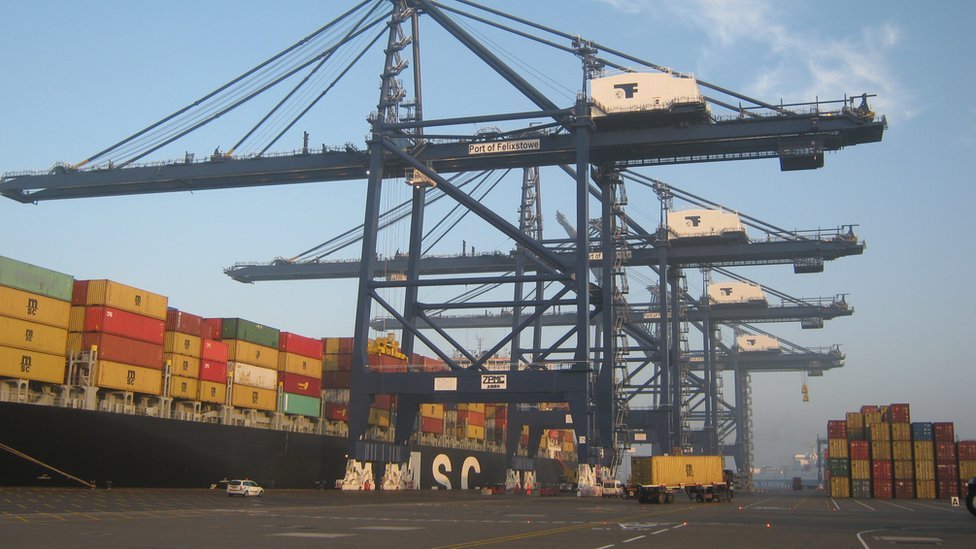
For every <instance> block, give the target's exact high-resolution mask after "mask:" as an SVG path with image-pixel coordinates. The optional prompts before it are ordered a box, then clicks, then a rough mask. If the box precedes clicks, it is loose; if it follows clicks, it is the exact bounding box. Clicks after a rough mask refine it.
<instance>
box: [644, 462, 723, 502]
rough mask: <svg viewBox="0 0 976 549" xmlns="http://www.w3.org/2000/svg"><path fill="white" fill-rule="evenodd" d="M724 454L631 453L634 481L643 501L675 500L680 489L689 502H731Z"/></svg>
mask: <svg viewBox="0 0 976 549" xmlns="http://www.w3.org/2000/svg"><path fill="white" fill-rule="evenodd" d="M723 463H724V460H723V458H722V456H640V457H639V456H632V457H631V458H630V468H631V481H632V482H631V484H632V485H633V491H634V492H635V493H636V496H637V501H638V502H640V503H674V500H675V496H676V494H678V493H679V492H684V493H685V494H687V496H688V499H689V500H690V501H698V502H706V501H708V502H712V501H714V502H718V501H732V496H733V490H732V481H733V478H732V477H733V475H732V472H731V471H729V470H726V469H723V467H722V465H723Z"/></svg>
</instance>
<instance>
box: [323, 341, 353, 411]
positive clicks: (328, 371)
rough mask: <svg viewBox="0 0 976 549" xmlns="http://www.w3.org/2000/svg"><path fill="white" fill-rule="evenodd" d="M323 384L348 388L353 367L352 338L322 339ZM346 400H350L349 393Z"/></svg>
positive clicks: (333, 387) (336, 387)
mask: <svg viewBox="0 0 976 549" xmlns="http://www.w3.org/2000/svg"><path fill="white" fill-rule="evenodd" d="M322 344H323V346H322V350H323V355H322V386H323V387H326V388H330V389H348V388H349V372H350V370H351V369H352V338H351V337H327V338H324V339H323V340H322ZM345 402H346V403H348V402H349V397H348V395H347V396H346V399H345Z"/></svg>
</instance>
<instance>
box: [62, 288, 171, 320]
mask: <svg viewBox="0 0 976 549" xmlns="http://www.w3.org/2000/svg"><path fill="white" fill-rule="evenodd" d="M82 296H84V298H83V299H84V300H83V301H82ZM71 302H72V303H73V304H75V305H105V306H107V307H113V308H116V309H122V310H123V311H129V312H130V313H136V314H140V315H143V316H148V317H151V318H156V319H159V320H163V321H165V320H166V307H167V304H168V302H169V299H168V298H166V297H164V296H161V295H159V294H154V293H152V292H147V291H145V290H140V289H139V288H134V287H132V286H128V285H125V284H122V283H120V282H115V281H112V280H76V281H75V295H74V296H72V299H71Z"/></svg>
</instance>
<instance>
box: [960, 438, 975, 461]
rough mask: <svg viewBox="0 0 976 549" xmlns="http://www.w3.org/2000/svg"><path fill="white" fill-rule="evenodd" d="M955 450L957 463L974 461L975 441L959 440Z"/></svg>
mask: <svg viewBox="0 0 976 549" xmlns="http://www.w3.org/2000/svg"><path fill="white" fill-rule="evenodd" d="M956 450H957V452H956V455H957V456H958V457H959V461H976V440H960V441H959V443H958V444H956Z"/></svg>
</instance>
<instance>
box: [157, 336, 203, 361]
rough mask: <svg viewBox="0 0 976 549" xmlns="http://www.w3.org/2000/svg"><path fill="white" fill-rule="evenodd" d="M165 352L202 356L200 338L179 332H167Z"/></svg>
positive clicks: (164, 342) (164, 344) (164, 345)
mask: <svg viewBox="0 0 976 549" xmlns="http://www.w3.org/2000/svg"><path fill="white" fill-rule="evenodd" d="M163 352H164V353H173V354H177V355H184V356H192V357H195V358H200V338H199V337H197V336H195V335H190V334H182V333H179V332H166V338H165V339H164V340H163Z"/></svg>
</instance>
